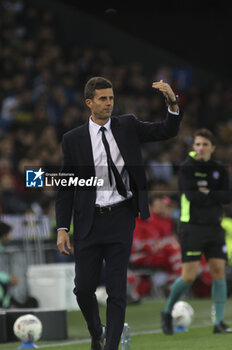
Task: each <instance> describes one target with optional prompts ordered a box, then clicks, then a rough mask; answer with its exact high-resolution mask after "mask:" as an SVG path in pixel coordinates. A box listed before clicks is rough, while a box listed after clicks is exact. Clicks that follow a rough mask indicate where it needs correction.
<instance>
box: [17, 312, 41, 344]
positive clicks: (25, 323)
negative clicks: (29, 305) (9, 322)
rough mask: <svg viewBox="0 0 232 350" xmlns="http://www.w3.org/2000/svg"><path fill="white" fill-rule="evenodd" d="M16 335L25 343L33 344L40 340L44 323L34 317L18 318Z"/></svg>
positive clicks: (24, 316)
mask: <svg viewBox="0 0 232 350" xmlns="http://www.w3.org/2000/svg"><path fill="white" fill-rule="evenodd" d="M13 330H14V334H15V335H16V337H17V338H19V339H20V340H21V341H22V342H23V343H33V342H36V341H37V340H39V339H40V337H41V333H42V323H41V321H40V320H39V319H38V317H36V316H34V315H30V314H27V315H23V316H20V317H19V318H17V320H16V321H15V323H14V326H13Z"/></svg>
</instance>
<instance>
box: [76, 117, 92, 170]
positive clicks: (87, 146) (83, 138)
mask: <svg viewBox="0 0 232 350" xmlns="http://www.w3.org/2000/svg"><path fill="white" fill-rule="evenodd" d="M82 128H83V130H82V133H80V137H79V142H78V143H79V148H78V152H82V155H84V157H81V158H82V162H84V164H82V165H83V166H86V167H89V171H90V172H91V174H92V176H95V167H94V160H93V150H92V144H91V139H90V134H89V121H87V122H86V123H85V124H84V125H83V126H82Z"/></svg>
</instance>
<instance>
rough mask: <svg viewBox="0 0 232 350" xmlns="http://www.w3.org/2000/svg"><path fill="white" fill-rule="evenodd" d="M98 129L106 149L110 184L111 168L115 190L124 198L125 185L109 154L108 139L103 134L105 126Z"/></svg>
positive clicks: (125, 193)
mask: <svg viewBox="0 0 232 350" xmlns="http://www.w3.org/2000/svg"><path fill="white" fill-rule="evenodd" d="M100 130H101V132H102V142H103V145H104V147H105V150H106V156H107V164H108V174H109V181H110V185H111V186H112V175H111V170H112V172H113V174H114V178H115V183H116V188H117V191H118V193H119V194H120V195H121V196H123V197H125V198H126V197H127V192H126V187H125V185H124V183H123V181H122V178H121V175H120V174H119V172H118V169H117V167H116V165H115V164H114V162H113V160H112V157H111V154H110V146H109V144H108V141H107V139H106V135H105V130H106V128H105V127H104V126H102V127H101V128H100Z"/></svg>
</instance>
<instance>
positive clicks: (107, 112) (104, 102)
mask: <svg viewBox="0 0 232 350" xmlns="http://www.w3.org/2000/svg"><path fill="white" fill-rule="evenodd" d="M85 102H86V105H87V106H88V107H89V108H90V110H91V112H92V119H93V121H95V122H98V121H101V122H103V121H105V122H106V121H107V120H108V119H109V118H110V116H111V113H112V111H113V107H114V93H113V89H112V88H108V89H100V90H95V94H94V97H93V99H86V100H85Z"/></svg>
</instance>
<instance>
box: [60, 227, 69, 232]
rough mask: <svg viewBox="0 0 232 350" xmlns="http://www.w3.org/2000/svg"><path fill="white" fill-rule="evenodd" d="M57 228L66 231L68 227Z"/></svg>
mask: <svg viewBox="0 0 232 350" xmlns="http://www.w3.org/2000/svg"><path fill="white" fill-rule="evenodd" d="M59 230H65V231H67V232H68V228H67V227H59V228H58V229H57V231H59Z"/></svg>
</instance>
